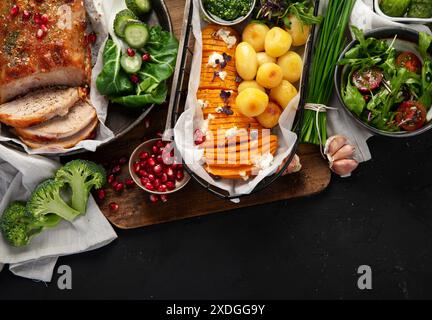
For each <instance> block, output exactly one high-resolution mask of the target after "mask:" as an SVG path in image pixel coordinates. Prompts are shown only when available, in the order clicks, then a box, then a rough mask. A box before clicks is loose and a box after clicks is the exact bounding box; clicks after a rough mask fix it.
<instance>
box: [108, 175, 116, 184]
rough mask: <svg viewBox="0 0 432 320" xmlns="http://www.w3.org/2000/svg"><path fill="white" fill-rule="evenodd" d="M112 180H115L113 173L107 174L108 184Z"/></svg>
mask: <svg viewBox="0 0 432 320" xmlns="http://www.w3.org/2000/svg"><path fill="white" fill-rule="evenodd" d="M114 181H115V176H114V175H113V174H110V175H109V176H108V183H109V184H112V183H113V182H114Z"/></svg>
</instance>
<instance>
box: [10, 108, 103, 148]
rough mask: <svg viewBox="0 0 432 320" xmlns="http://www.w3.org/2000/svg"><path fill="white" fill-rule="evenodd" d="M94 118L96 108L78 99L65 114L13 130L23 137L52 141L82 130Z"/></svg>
mask: <svg viewBox="0 0 432 320" xmlns="http://www.w3.org/2000/svg"><path fill="white" fill-rule="evenodd" d="M95 118H96V110H95V109H94V108H93V107H92V106H91V105H90V104H89V103H88V102H86V101H82V100H80V101H78V103H77V104H75V106H73V108H72V109H71V110H70V111H69V113H68V114H67V115H66V116H63V117H55V118H53V119H51V120H49V121H47V122H43V123H41V124H39V125H37V126H33V127H29V128H16V129H15V130H14V131H15V133H16V134H17V135H19V136H21V137H23V138H24V139H29V140H33V141H40V142H45V141H53V140H59V139H65V138H68V137H70V136H73V135H75V134H76V133H78V132H80V131H81V130H84V129H85V128H86V127H87V126H88V125H89V124H90V123H92V122H93V121H94V119H95Z"/></svg>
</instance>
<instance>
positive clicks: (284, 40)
mask: <svg viewBox="0 0 432 320" xmlns="http://www.w3.org/2000/svg"><path fill="white" fill-rule="evenodd" d="M291 43H292V38H291V35H290V34H289V33H288V32H286V31H285V30H283V29H281V28H279V27H274V28H272V29H270V31H269V32H267V35H266V38H265V51H266V53H267V54H268V55H269V56H270V57H273V58H278V57H280V56H283V55H284V54H285V53H287V52H288V50H289V49H290V48H291Z"/></svg>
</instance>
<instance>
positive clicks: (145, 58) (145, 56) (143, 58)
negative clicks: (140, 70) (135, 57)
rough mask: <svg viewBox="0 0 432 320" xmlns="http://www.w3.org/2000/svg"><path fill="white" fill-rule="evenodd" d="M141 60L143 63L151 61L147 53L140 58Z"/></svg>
mask: <svg viewBox="0 0 432 320" xmlns="http://www.w3.org/2000/svg"><path fill="white" fill-rule="evenodd" d="M142 60H143V61H144V62H147V61H150V60H151V56H150V54H149V53H144V54H143V56H142Z"/></svg>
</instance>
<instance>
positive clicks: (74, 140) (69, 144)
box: [20, 118, 99, 150]
mask: <svg viewBox="0 0 432 320" xmlns="http://www.w3.org/2000/svg"><path fill="white" fill-rule="evenodd" d="M98 123H99V121H98V119H97V118H95V119H94V120H92V122H91V123H90V124H89V125H88V126H87V127H85V128H84V129H83V130H81V131H80V132H78V133H76V134H74V135H73V136H70V137H68V138H64V139H59V140H54V141H50V142H38V141H33V140H29V139H25V138H22V137H20V139H21V141H22V142H24V143H25V144H26V145H27V146H29V147H30V148H32V149H42V148H43V149H51V150H58V149H69V148H73V147H75V146H76V145H77V144H78V143H79V142H81V141H83V140H86V139H89V138H91V137H92V136H93V133H94V131H95V129H96V128H97V125H98Z"/></svg>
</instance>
